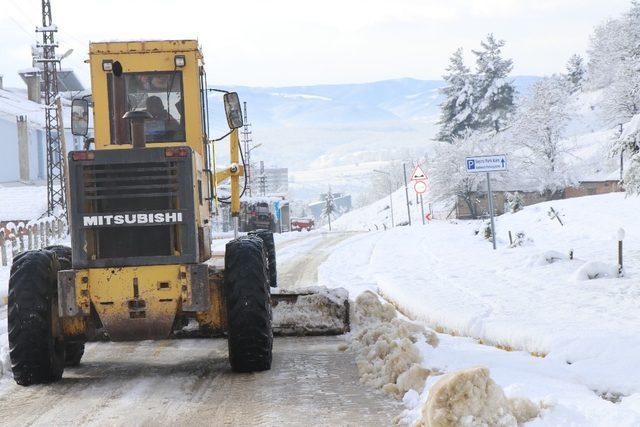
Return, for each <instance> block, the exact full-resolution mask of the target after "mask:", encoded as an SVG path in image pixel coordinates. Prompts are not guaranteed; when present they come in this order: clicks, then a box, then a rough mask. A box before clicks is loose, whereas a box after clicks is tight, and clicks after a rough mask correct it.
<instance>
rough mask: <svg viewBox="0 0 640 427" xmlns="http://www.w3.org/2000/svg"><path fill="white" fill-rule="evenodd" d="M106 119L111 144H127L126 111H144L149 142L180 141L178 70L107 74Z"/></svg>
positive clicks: (181, 111)
mask: <svg viewBox="0 0 640 427" xmlns="http://www.w3.org/2000/svg"><path fill="white" fill-rule="evenodd" d="M107 84H108V85H109V119H110V127H111V143H112V144H130V143H131V133H130V129H129V123H128V122H127V120H125V119H123V118H122V116H123V115H124V114H125V113H126V112H127V111H147V112H148V113H149V114H150V115H151V117H152V118H150V119H148V120H147V121H146V122H145V139H146V142H148V143H153V142H183V141H185V132H184V104H183V91H182V73H181V72H180V71H167V72H151V73H124V74H122V75H121V76H119V77H115V76H114V75H113V74H109V75H108V79H107Z"/></svg>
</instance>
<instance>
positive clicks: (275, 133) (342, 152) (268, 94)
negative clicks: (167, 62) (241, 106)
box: [210, 76, 538, 195]
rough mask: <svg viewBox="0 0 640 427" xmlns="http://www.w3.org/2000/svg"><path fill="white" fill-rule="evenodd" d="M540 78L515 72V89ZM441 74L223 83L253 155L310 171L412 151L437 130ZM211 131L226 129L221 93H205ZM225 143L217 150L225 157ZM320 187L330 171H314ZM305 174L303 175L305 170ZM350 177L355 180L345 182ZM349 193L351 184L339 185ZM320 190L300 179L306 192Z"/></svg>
mask: <svg viewBox="0 0 640 427" xmlns="http://www.w3.org/2000/svg"><path fill="white" fill-rule="evenodd" d="M537 79H538V77H532V76H519V77H515V78H514V79H513V80H514V83H515V85H516V88H517V90H518V92H519V93H520V94H524V93H526V92H527V90H528V88H529V86H530V85H531V84H532V83H533V82H534V81H536V80H537ZM443 85H444V81H442V80H416V79H410V78H404V79H396V80H384V81H378V82H372V83H359V84H335V85H315V86H291V87H247V86H236V87H224V89H226V90H232V91H236V92H238V94H239V95H240V99H241V100H242V101H246V102H247V111H248V117H249V122H250V123H251V125H252V131H253V143H254V144H258V143H260V144H262V146H261V147H259V148H257V149H256V150H255V151H254V152H253V153H252V159H253V160H254V161H255V160H264V161H265V163H266V164H268V165H273V166H281V167H288V168H289V169H290V170H292V171H299V172H304V171H309V170H320V169H326V168H335V167H345V166H348V167H350V166H354V165H359V164H362V163H366V162H380V161H388V160H393V159H402V158H409V157H412V156H413V155H414V154H416V153H424V151H425V150H426V149H427V148H428V145H429V142H430V140H431V138H433V136H434V135H435V132H436V126H435V123H436V122H437V119H438V116H439V105H440V103H441V102H442V97H441V95H440V93H439V91H438V89H440V88H441V87H442V86H443ZM210 117H211V123H212V127H213V132H212V133H213V134H214V135H216V134H218V135H221V134H224V133H225V132H226V122H225V120H224V111H223V108H222V102H221V95H219V94H217V93H212V94H211V95H210ZM226 152H227V150H226V149H219V150H218V153H220V156H219V158H220V159H221V161H224V154H225V153H226ZM317 175H318V182H317V184H318V186H324V185H326V181H327V179H328V178H327V176H323V174H322V173H318V174H317ZM305 176H306V177H308V174H306V175H305ZM346 181H352V179H349V180H346ZM342 190H343V191H348V190H349V188H342ZM316 191H317V188H316V186H315V185H313V183H312V182H310V181H309V180H308V179H305V189H304V193H305V194H307V195H308V194H313V193H315V192H316Z"/></svg>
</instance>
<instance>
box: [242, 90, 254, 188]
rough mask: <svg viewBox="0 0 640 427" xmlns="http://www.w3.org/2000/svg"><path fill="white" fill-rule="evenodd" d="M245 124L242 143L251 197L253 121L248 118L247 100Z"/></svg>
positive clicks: (245, 104) (245, 103)
mask: <svg viewBox="0 0 640 427" xmlns="http://www.w3.org/2000/svg"><path fill="white" fill-rule="evenodd" d="M243 122H244V126H243V127H242V143H243V145H244V156H245V163H246V165H245V167H246V169H247V170H246V173H247V190H249V197H251V196H253V194H252V188H251V181H252V179H253V176H252V173H251V172H252V171H251V148H250V147H249V145H250V144H251V142H252V139H251V133H252V132H251V123H249V119H248V118H247V102H246V101H245V102H244V121H243Z"/></svg>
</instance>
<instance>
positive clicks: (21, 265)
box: [8, 250, 65, 386]
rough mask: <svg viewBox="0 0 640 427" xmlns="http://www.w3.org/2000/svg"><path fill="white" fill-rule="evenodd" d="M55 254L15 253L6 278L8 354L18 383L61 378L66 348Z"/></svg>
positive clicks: (40, 252)
mask: <svg viewBox="0 0 640 427" xmlns="http://www.w3.org/2000/svg"><path fill="white" fill-rule="evenodd" d="M59 268H60V265H59V263H58V258H57V256H56V254H55V253H54V252H52V251H48V250H39V251H29V252H23V253H21V254H19V255H17V256H16V257H15V258H14V260H13V264H12V266H11V276H10V278H9V315H8V326H9V354H10V357H11V368H12V371H13V378H14V379H15V381H16V382H17V383H18V384H20V385H24V386H27V385H31V384H40V383H49V382H54V381H58V380H60V378H62V372H63V371H64V365H65V348H64V342H63V340H62V338H61V337H57V336H56V335H58V331H60V321H59V319H58V315H57V310H58V298H57V293H58V292H57V291H58V290H57V273H58V270H59Z"/></svg>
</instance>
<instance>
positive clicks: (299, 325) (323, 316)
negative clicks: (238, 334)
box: [271, 286, 350, 336]
mask: <svg viewBox="0 0 640 427" xmlns="http://www.w3.org/2000/svg"><path fill="white" fill-rule="evenodd" d="M271 306H272V308H273V320H272V325H273V333H274V335H279V336H304V335H342V334H344V333H347V332H349V326H350V324H349V294H348V292H347V291H346V290H345V289H342V288H336V289H328V288H325V287H320V286H317V287H310V288H304V289H300V290H298V291H297V292H287V291H284V292H281V293H273V294H271Z"/></svg>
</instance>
